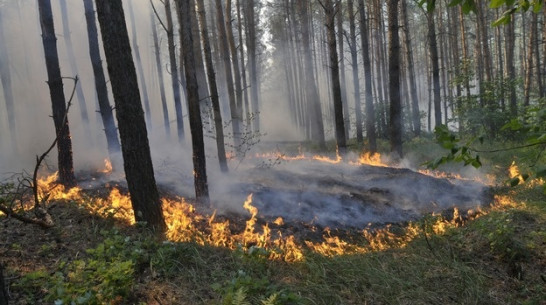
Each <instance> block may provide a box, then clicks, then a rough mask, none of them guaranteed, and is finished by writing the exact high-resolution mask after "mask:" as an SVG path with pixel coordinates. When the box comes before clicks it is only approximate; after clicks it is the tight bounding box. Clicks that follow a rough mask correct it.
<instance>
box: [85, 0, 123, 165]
mask: <svg viewBox="0 0 546 305" xmlns="http://www.w3.org/2000/svg"><path fill="white" fill-rule="evenodd" d="M83 5H84V8H85V21H86V24H87V37H88V41H89V57H90V58H91V66H92V67H93V75H94V77H95V90H96V91H97V100H98V104H99V112H100V116H101V119H102V125H103V127H104V132H105V134H106V144H107V146H108V153H109V155H110V160H111V161H112V162H114V165H115V161H114V160H115V159H116V158H115V155H117V154H119V152H120V151H121V147H120V144H119V138H118V131H117V128H116V122H115V120H114V114H113V112H112V106H111V105H110V101H109V98H108V88H107V86H106V77H105V76H104V69H103V67H102V59H101V56H100V48H99V38H98V31H97V24H96V20H95V9H94V7H93V0H83Z"/></svg>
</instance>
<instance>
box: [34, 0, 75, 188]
mask: <svg viewBox="0 0 546 305" xmlns="http://www.w3.org/2000/svg"><path fill="white" fill-rule="evenodd" d="M38 8H39V10H40V25H41V28H42V42H43V46H44V54H45V62H46V68H47V77H48V81H47V84H48V86H49V93H50V96H51V105H52V108H53V122H54V123H55V134H56V136H57V152H58V156H57V159H58V167H59V181H60V182H61V183H62V184H63V185H64V186H66V187H72V186H75V185H76V178H75V177H74V162H73V159H72V140H71V139H70V127H69V124H68V117H67V111H66V100H65V96H64V91H63V79H62V77H61V67H60V65H59V56H58V53H57V38H56V37H55V27H54V25H53V12H52V11H51V2H50V0H38Z"/></svg>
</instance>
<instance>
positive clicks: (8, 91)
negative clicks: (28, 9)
mask: <svg viewBox="0 0 546 305" xmlns="http://www.w3.org/2000/svg"><path fill="white" fill-rule="evenodd" d="M4 9H5V8H1V7H0V41H2V42H4V41H6V40H5V38H4V29H5V28H6V26H7V24H6V23H4V22H3V16H2V15H3V10H4ZM9 64H10V60H9V53H8V48H7V46H6V44H5V43H0V81H1V82H2V88H3V89H4V91H3V92H4V101H5V103H6V112H7V117H8V127H9V131H10V140H11V146H12V147H11V148H12V151H13V152H14V153H15V154H17V152H18V149H17V126H16V124H15V117H16V116H15V104H14V98H13V88H12V84H11V72H10V67H9Z"/></svg>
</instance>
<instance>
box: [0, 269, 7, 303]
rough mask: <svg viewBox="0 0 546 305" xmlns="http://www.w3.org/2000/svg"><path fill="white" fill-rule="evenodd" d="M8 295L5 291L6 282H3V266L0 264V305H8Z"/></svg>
mask: <svg viewBox="0 0 546 305" xmlns="http://www.w3.org/2000/svg"><path fill="white" fill-rule="evenodd" d="M8 303H9V295H8V292H7V291H6V282H5V281H4V264H2V262H0V305H8Z"/></svg>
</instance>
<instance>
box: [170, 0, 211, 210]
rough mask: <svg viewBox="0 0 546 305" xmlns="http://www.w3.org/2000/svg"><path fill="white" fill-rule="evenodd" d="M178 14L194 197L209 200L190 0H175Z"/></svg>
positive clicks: (203, 200) (204, 200)
mask: <svg viewBox="0 0 546 305" xmlns="http://www.w3.org/2000/svg"><path fill="white" fill-rule="evenodd" d="M175 1H176V6H177V10H178V15H179V16H180V18H179V22H180V33H181V35H182V37H181V41H182V48H183V51H184V52H183V54H184V70H185V73H186V84H187V90H188V106H189V116H190V131H191V138H192V148H193V154H192V156H193V176H194V184H195V197H196V198H197V199H198V200H199V201H202V202H208V200H209V187H208V182H207V167H206V158H205V144H204V142H203V122H202V121H201V110H200V107H199V86H198V82H197V75H196V67H195V56H194V47H193V45H194V44H193V39H194V38H193V33H192V32H193V31H192V28H191V26H192V22H191V12H190V10H192V8H191V6H190V0H175Z"/></svg>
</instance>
